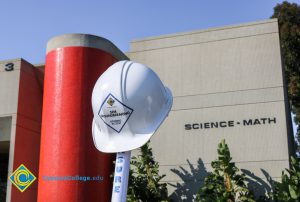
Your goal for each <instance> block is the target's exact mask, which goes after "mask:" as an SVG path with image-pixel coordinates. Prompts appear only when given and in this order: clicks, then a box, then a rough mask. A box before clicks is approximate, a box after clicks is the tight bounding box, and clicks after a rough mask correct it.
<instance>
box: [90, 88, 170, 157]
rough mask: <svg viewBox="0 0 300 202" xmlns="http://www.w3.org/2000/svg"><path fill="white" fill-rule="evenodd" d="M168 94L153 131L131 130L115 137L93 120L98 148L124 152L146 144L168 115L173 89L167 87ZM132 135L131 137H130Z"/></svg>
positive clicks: (104, 150)
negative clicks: (103, 130)
mask: <svg viewBox="0 0 300 202" xmlns="http://www.w3.org/2000/svg"><path fill="white" fill-rule="evenodd" d="M165 89H166V94H167V97H168V98H167V100H168V101H167V103H166V104H165V107H164V108H163V109H164V110H163V111H162V112H161V114H160V116H159V117H158V119H157V121H156V123H155V125H154V127H153V129H152V131H151V132H150V133H147V134H134V133H130V132H129V131H126V132H123V133H122V134H120V135H118V136H114V137H113V138H112V137H110V136H109V134H106V133H104V132H102V131H101V130H100V128H99V127H98V126H97V124H96V123H95V121H94V120H93V125H92V133H93V141H94V144H95V146H96V148H97V149H98V150H99V151H101V152H104V153H116V152H124V151H130V150H133V149H137V148H139V147H141V146H143V145H144V144H146V143H147V142H148V141H149V140H150V138H151V137H152V135H153V134H154V133H155V131H156V130H157V129H158V128H159V126H160V125H161V124H162V123H163V121H164V119H165V118H166V117H167V116H168V114H169V112H170V110H171V108H172V104H173V97H172V93H171V91H170V90H169V89H168V88H167V87H165ZM129 137H130V138H129Z"/></svg>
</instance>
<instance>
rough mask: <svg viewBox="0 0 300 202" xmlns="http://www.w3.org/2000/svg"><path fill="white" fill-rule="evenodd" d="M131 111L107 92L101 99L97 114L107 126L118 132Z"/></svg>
mask: <svg viewBox="0 0 300 202" xmlns="http://www.w3.org/2000/svg"><path fill="white" fill-rule="evenodd" d="M132 112H133V109H131V108H130V107H128V106H126V105H125V104H124V103H122V102H121V101H119V100H118V99H117V98H116V97H115V96H113V95H112V94H109V95H108V96H107V97H106V98H105V100H104V101H103V103H102V105H101V107H100V110H99V112H98V115H99V116H100V118H101V119H102V121H103V122H104V123H105V124H106V125H107V126H109V127H110V128H111V129H113V130H114V131H116V132H118V133H120V132H121V130H122V129H123V127H124V126H125V124H126V123H127V121H128V119H129V118H130V116H131V114H132Z"/></svg>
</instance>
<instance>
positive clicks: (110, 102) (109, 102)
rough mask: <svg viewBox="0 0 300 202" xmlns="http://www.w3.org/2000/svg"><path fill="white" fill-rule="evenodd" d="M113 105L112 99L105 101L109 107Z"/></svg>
mask: <svg viewBox="0 0 300 202" xmlns="http://www.w3.org/2000/svg"><path fill="white" fill-rule="evenodd" d="M114 103H115V100H114V99H112V98H111V97H110V98H109V99H108V100H107V104H109V105H110V106H113V105H114Z"/></svg>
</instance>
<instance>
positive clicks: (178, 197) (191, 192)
mask: <svg viewBox="0 0 300 202" xmlns="http://www.w3.org/2000/svg"><path fill="white" fill-rule="evenodd" d="M187 163H188V165H189V170H187V169H185V168H183V167H182V166H180V167H179V169H171V171H172V172H173V173H175V174H176V175H177V176H178V177H180V180H182V182H181V183H179V182H177V183H176V184H172V183H168V184H169V185H170V186H172V187H174V188H175V191H174V192H173V193H172V194H171V195H170V197H169V198H170V200H171V201H178V202H183V201H187V202H189V201H194V200H195V198H196V194H197V192H198V191H199V189H200V188H201V187H202V185H203V183H204V178H205V177H206V176H207V174H208V172H207V170H206V168H205V166H204V163H203V161H202V160H201V159H200V158H199V159H198V162H197V167H195V165H193V164H191V162H190V161H189V160H188V159H187ZM261 171H262V173H263V174H264V176H265V179H266V181H265V180H263V179H261V178H260V177H258V176H256V175H255V174H254V173H252V172H251V171H249V170H246V169H241V172H243V173H244V174H245V175H246V177H247V183H248V187H249V189H250V190H252V191H253V193H255V196H256V198H257V200H258V201H263V200H262V199H264V196H265V195H266V194H267V193H269V192H270V191H271V190H272V187H271V185H270V184H272V181H273V180H272V178H271V176H270V175H269V174H268V173H267V172H266V171H265V170H263V169H261Z"/></svg>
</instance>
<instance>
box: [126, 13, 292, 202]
mask: <svg viewBox="0 0 300 202" xmlns="http://www.w3.org/2000/svg"><path fill="white" fill-rule="evenodd" d="M128 56H129V58H130V59H131V60H134V61H137V62H141V63H144V64H147V65H148V66H150V67H151V68H153V69H154V71H155V72H157V73H158V75H159V76H160V78H161V79H162V80H163V82H164V83H165V85H167V86H168V87H169V88H170V89H171V90H172V92H173V96H174V104H173V108H172V111H171V112H170V114H169V117H168V118H167V119H166V121H165V122H164V124H163V125H162V126H161V128H160V129H159V130H158V132H157V134H156V135H154V137H153V138H152V140H151V146H152V148H153V152H154V156H155V158H156V160H157V161H158V162H159V164H160V171H161V173H162V174H166V177H165V178H164V180H165V182H168V183H171V184H173V185H174V186H169V193H171V194H172V192H173V191H175V193H173V194H172V196H173V198H176V197H177V198H178V196H176V193H179V192H181V191H182V190H181V191H180V190H178V189H182V188H188V189H189V191H187V193H186V195H187V196H186V197H188V199H191V197H192V196H191V195H192V194H194V193H196V191H197V190H198V189H199V185H200V184H201V180H203V177H204V176H205V173H206V172H207V171H209V170H210V163H211V161H213V160H215V159H216V157H217V145H218V143H219V142H220V140H221V139H226V142H227V143H228V145H229V147H230V150H231V153H232V157H233V161H234V162H236V165H237V166H238V167H239V168H242V169H243V170H244V171H245V173H248V174H250V175H251V176H252V177H254V178H255V177H258V178H259V179H262V180H266V176H265V174H264V173H268V175H270V176H271V177H272V178H273V179H278V178H279V177H280V176H281V171H282V170H283V169H284V168H287V167H289V156H290V155H291V153H292V150H293V142H292V131H291V122H290V121H291V120H290V114H289V113H290V112H289V109H288V102H287V97H286V91H285V82H284V76H283V67H282V60H281V53H280V43H279V34H278V25H277V20H276V19H272V20H265V21H260V22H254V23H248V24H241V25H236V26H227V27H221V28H213V29H207V30H200V31H194V32H187V33H177V34H172V35H165V36H158V37H153V38H146V39H142V40H135V41H133V42H131V49H130V52H129V53H128ZM185 170H186V171H187V172H188V173H185ZM193 177H196V178H197V179H198V182H195V181H194V179H193ZM254 184H255V182H253V185H254ZM257 185H260V186H256V188H257V189H260V192H263V191H264V189H267V187H268V186H267V185H266V184H264V182H263V181H261V182H257ZM179 197H182V196H179ZM188 201H189V200H188Z"/></svg>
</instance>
